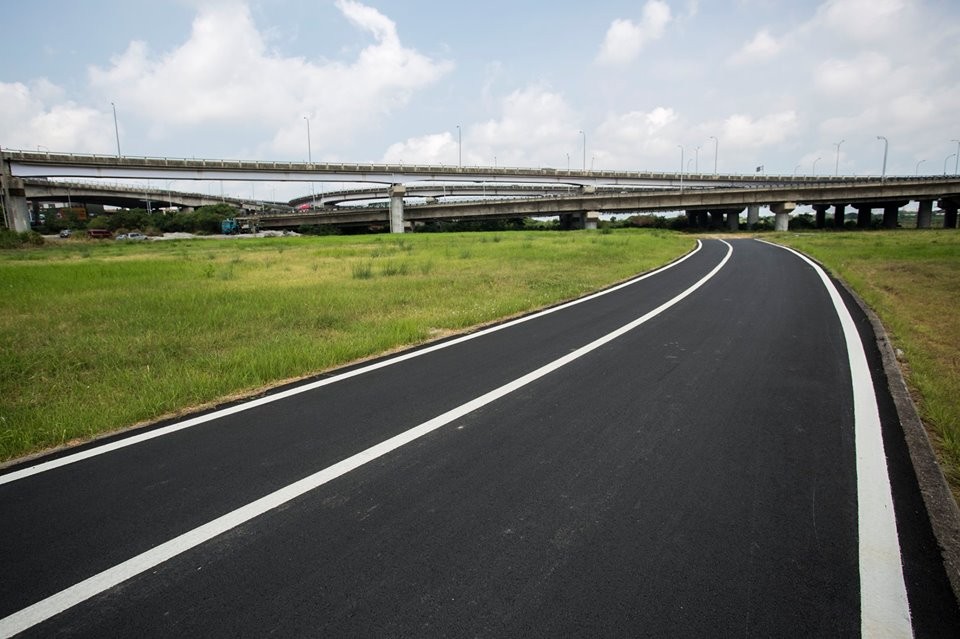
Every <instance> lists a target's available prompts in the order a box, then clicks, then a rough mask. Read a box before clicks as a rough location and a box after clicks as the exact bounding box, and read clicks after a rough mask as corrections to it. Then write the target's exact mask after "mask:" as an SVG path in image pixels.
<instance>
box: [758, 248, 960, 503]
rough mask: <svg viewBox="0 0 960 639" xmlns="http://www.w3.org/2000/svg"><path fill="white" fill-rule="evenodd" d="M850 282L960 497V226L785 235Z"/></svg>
mask: <svg viewBox="0 0 960 639" xmlns="http://www.w3.org/2000/svg"><path fill="white" fill-rule="evenodd" d="M775 241H777V242H780V243H783V244H788V245H790V246H793V247H795V248H797V249H800V250H802V251H804V252H805V253H807V254H808V255H810V256H812V257H814V258H816V259H817V260H819V261H820V262H822V263H823V264H825V265H826V266H827V267H828V268H829V269H830V270H831V271H832V272H833V273H834V274H836V275H838V276H839V277H841V278H842V279H843V280H845V281H846V282H847V283H848V284H850V285H851V286H852V287H853V288H854V289H855V290H856V291H857V293H858V294H859V295H860V297H861V298H863V299H864V300H865V301H866V302H867V303H868V304H869V305H870V306H871V307H872V308H873V310H874V311H876V313H877V315H879V316H880V319H881V320H882V321H883V324H884V326H885V327H886V329H887V331H888V333H889V334H890V338H891V340H892V342H893V344H894V346H895V347H897V348H899V349H901V350H902V351H903V353H904V357H903V361H902V362H901V364H902V366H903V368H904V372H905V373H906V378H907V383H908V385H909V386H910V387H911V390H912V391H913V394H914V398H915V399H916V400H917V407H918V409H919V410H920V414H921V417H922V418H923V421H924V423H925V424H926V425H927V429H928V432H929V433H930V436H931V440H932V441H933V442H934V446H935V448H937V449H938V451H937V452H938V455H939V457H940V462H941V467H942V468H943V469H944V474H945V475H946V476H947V480H948V481H949V483H950V485H951V488H952V489H953V493H954V497H956V498H957V500H958V502H960V318H958V313H960V232H957V231H950V230H947V231H929V230H927V231H915V230H914V231H908V230H898V231H885V232H857V233H808V234H781V235H778V236H776V238H775Z"/></svg>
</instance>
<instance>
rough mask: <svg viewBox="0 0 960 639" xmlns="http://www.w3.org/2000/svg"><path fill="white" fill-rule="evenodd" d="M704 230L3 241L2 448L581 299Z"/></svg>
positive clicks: (60, 439) (7, 454) (33, 446)
mask: <svg viewBox="0 0 960 639" xmlns="http://www.w3.org/2000/svg"><path fill="white" fill-rule="evenodd" d="M694 241H695V240H694V238H692V237H690V236H684V235H680V234H674V233H670V232H668V231H663V230H656V229H651V230H629V229H623V230H617V231H615V232H610V231H609V230H607V231H595V232H589V231H585V232H577V233H550V232H530V231H518V232H511V233H463V234H408V235H403V236H391V235H365V236H352V237H348V236H331V237H286V238H243V239H239V238H237V239H231V240H219V241H214V240H202V239H198V240H170V241H154V242H143V243H124V242H104V241H91V240H74V239H68V240H63V241H58V242H48V243H46V244H45V245H43V246H38V247H31V246H29V245H26V246H21V248H17V249H12V250H5V251H0V289H2V291H3V295H2V297H0V460H7V459H10V458H13V457H18V456H21V455H24V454H28V453H31V452H35V451H39V450H43V449H46V448H49V447H54V446H59V445H63V444H66V443H68V442H74V441H82V440H84V439H87V438H90V437H92V436H95V435H98V434H101V433H104V432H108V431H112V430H115V429H120V428H124V427H127V426H129V425H132V424H136V423H138V422H144V421H149V420H155V419H157V418H158V417H161V416H165V415H173V414H177V413H178V412H181V411H184V410H187V409H190V408H195V407H198V406H202V405H206V404H210V403H214V402H217V401H222V400H223V399H224V398H228V397H231V396H235V395H240V394H248V393H252V392H255V391H256V390H257V389H261V388H264V387H267V386H270V385H273V384H276V383H278V382H280V381H282V380H288V379H293V378H298V377H302V376H307V375H311V374H316V373H319V372H321V371H324V370H328V369H330V368H333V367H336V366H339V365H342V364H345V363H347V362H352V361H356V360H359V359H362V358H365V357H370V356H374V355H377V354H380V353H383V352H386V351H389V350H391V349H396V348H399V347H402V346H407V345H413V344H418V343H421V342H424V341H427V340H430V339H434V338H437V337H441V336H444V335H447V334H449V333H452V332H456V331H461V330H464V329H467V328H469V327H472V326H476V325H478V324H482V323H485V322H491V321H494V320H498V319H501V318H504V317H508V316H511V315H516V314H519V313H523V312H526V311H530V310H532V309H535V308H538V307H542V306H546V305H550V304H553V303H556V302H559V301H561V300H565V299H570V298H573V297H576V296H579V295H582V294H584V293H586V292H588V291H591V290H595V289H597V288H601V287H603V286H605V285H608V284H611V283H613V282H616V281H619V280H623V279H626V278H628V277H630V276H632V275H635V274H637V273H640V272H643V271H646V270H650V269H652V268H654V267H656V266H659V265H661V264H664V263H666V262H669V261H670V260H672V259H674V258H676V257H678V256H680V255H682V254H684V253H686V252H687V251H689V250H690V249H692V248H693V246H694Z"/></svg>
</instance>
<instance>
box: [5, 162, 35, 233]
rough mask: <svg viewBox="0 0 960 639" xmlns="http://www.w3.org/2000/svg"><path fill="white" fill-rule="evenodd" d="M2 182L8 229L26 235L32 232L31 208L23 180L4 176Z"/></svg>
mask: <svg viewBox="0 0 960 639" xmlns="http://www.w3.org/2000/svg"><path fill="white" fill-rule="evenodd" d="M2 181H3V184H2V186H0V188H2V192H3V213H4V218H5V220H4V222H5V224H6V226H7V228H9V229H12V230H14V231H16V232H17V233H25V232H27V231H29V230H30V207H29V206H28V205H27V191H26V189H24V187H23V180H21V179H19V178H15V177H11V176H9V175H4V176H3V177H2Z"/></svg>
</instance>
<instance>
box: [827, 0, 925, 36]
mask: <svg viewBox="0 0 960 639" xmlns="http://www.w3.org/2000/svg"><path fill="white" fill-rule="evenodd" d="M911 14H912V7H911V3H910V2H907V1H906V0H828V1H827V2H825V3H823V4H822V5H821V6H820V8H819V9H818V10H817V14H816V16H815V18H814V23H815V24H818V25H820V26H823V27H826V28H828V29H831V30H833V31H836V32H839V33H840V34H842V35H843V36H844V37H847V38H852V39H854V40H858V41H861V42H882V41H886V40H887V38H889V37H891V36H894V35H896V34H897V33H898V32H901V31H902V28H903V26H904V21H905V20H906V19H907V18H908V17H910V16H911Z"/></svg>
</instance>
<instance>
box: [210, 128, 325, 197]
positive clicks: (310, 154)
mask: <svg viewBox="0 0 960 639" xmlns="http://www.w3.org/2000/svg"><path fill="white" fill-rule="evenodd" d="M303 119H304V120H306V121H307V164H310V165H313V144H311V143H310V118H309V117H308V116H306V115H305V116H303ZM221 184H222V182H221ZM315 208H317V194H316V191H315V190H314V187H313V182H312V181H311V182H310V210H311V211H312V210H313V209H315Z"/></svg>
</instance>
